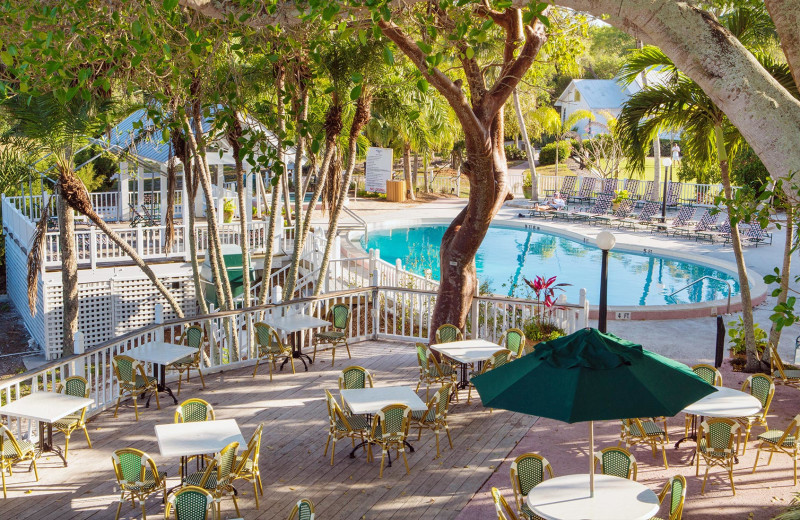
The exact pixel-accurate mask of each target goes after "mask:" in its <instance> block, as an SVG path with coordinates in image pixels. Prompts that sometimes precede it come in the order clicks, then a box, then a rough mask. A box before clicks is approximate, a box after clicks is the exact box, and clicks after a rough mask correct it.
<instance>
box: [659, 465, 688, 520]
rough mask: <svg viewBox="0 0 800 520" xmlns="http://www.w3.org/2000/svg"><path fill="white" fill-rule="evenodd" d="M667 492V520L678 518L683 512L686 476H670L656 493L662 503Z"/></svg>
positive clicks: (676, 519) (677, 519)
mask: <svg viewBox="0 0 800 520" xmlns="http://www.w3.org/2000/svg"><path fill="white" fill-rule="evenodd" d="M667 493H669V494H670V497H669V516H668V517H667V518H668V520H680V518H681V514H682V513H683V504H684V502H686V478H684V477H683V475H676V476H674V477H672V478H670V479H669V480H668V481H667V483H666V484H664V488H663V489H662V490H661V492H660V493H659V494H658V501H659V502H660V503H662V504H663V503H664V498H666V496H667Z"/></svg>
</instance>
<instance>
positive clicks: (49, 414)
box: [0, 392, 94, 466]
mask: <svg viewBox="0 0 800 520" xmlns="http://www.w3.org/2000/svg"><path fill="white" fill-rule="evenodd" d="M92 404H94V400H92V399H88V398H86V397H77V396H74V395H67V394H60V393H56V392H34V393H32V394H29V395H26V396H25V397H23V398H21V399H17V400H16V401H12V402H11V403H8V404H7V405H5V406H0V415H10V416H13V417H20V418H23V419H30V420H32V421H37V422H38V423H39V447H38V454H37V455H41V454H42V453H55V454H56V455H58V456H59V457H61V460H62V461H64V466H66V465H67V459H66V458H65V457H64V454H63V453H62V452H61V448H60V447H58V446H56V445H55V444H54V443H53V423H54V422H56V421H58V420H59V419H63V418H64V417H66V416H68V415H69V414H72V413H75V412H77V411H78V410H81V409H83V408H85V407H87V406H91V405H92Z"/></svg>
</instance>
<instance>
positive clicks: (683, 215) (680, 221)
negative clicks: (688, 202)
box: [672, 206, 695, 226]
mask: <svg viewBox="0 0 800 520" xmlns="http://www.w3.org/2000/svg"><path fill="white" fill-rule="evenodd" d="M694 211H695V209H694V208H693V207H692V206H682V207H681V209H679V210H678V214H677V215H675V218H674V219H672V225H673V226H684V225H686V222H687V221H688V220H689V219H690V218H692V215H694Z"/></svg>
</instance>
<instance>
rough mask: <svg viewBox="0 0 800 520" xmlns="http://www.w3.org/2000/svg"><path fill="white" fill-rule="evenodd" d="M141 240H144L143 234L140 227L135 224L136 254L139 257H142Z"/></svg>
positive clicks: (142, 245) (142, 247)
mask: <svg viewBox="0 0 800 520" xmlns="http://www.w3.org/2000/svg"><path fill="white" fill-rule="evenodd" d="M143 240H144V232H143V231H142V225H141V224H137V225H136V252H137V253H138V254H139V256H140V257H143V256H144V254H143V253H142V252H143V251H144V244H142V241H143Z"/></svg>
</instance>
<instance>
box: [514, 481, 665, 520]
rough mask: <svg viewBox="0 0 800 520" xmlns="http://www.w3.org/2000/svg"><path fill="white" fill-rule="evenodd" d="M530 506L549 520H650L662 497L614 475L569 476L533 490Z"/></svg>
mask: <svg viewBox="0 0 800 520" xmlns="http://www.w3.org/2000/svg"><path fill="white" fill-rule="evenodd" d="M526 502H527V504H528V507H529V508H530V509H531V511H533V512H534V513H536V514H537V515H538V516H540V517H542V518H545V519H546V520H581V519H588V518H591V519H592V520H646V519H649V518H652V517H653V515H654V514H655V513H656V512H658V508H659V505H660V504H659V501H658V496H656V494H655V493H654V492H653V491H651V490H650V489H649V488H647V487H645V486H643V485H642V484H639V483H638V482H636V481H634V480H629V479H626V478H620V477H614V476H611V475H595V476H594V495H590V493H589V475H588V474H579V475H565V476H563V477H556V478H551V479H547V480H545V481H544V482H542V483H541V484H539V485H537V486H536V487H534V488H533V489H531V491H530V493H528V497H527V498H526Z"/></svg>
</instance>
